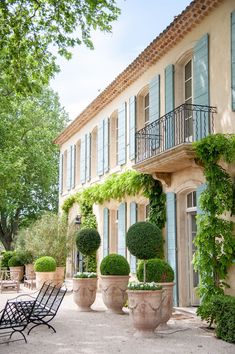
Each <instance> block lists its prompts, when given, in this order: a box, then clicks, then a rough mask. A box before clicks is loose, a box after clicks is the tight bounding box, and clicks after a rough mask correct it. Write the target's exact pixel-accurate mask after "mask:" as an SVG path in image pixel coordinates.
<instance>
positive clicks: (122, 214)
mask: <svg viewBox="0 0 235 354" xmlns="http://www.w3.org/2000/svg"><path fill="white" fill-rule="evenodd" d="M118 254H121V255H122V256H124V257H126V204H125V203H121V204H120V205H119V208H118Z"/></svg>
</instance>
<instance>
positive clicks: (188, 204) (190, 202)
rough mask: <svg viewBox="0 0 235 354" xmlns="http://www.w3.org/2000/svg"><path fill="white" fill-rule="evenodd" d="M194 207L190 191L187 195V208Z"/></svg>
mask: <svg viewBox="0 0 235 354" xmlns="http://www.w3.org/2000/svg"><path fill="white" fill-rule="evenodd" d="M191 207H192V193H189V194H188V195H187V208H191Z"/></svg>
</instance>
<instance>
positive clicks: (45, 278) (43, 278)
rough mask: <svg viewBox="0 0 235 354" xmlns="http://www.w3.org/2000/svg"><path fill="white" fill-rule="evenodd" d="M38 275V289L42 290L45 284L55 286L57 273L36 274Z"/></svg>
mask: <svg viewBox="0 0 235 354" xmlns="http://www.w3.org/2000/svg"><path fill="white" fill-rule="evenodd" d="M35 273H36V288H37V289H41V287H42V285H43V283H45V282H47V283H51V284H54V279H55V272H35Z"/></svg>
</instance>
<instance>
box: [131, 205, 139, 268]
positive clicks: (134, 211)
mask: <svg viewBox="0 0 235 354" xmlns="http://www.w3.org/2000/svg"><path fill="white" fill-rule="evenodd" d="M136 222H137V204H136V203H135V202H131V203H130V226H131V225H133V224H135V223H136ZM130 268H131V273H136V257H135V256H133V255H132V254H130Z"/></svg>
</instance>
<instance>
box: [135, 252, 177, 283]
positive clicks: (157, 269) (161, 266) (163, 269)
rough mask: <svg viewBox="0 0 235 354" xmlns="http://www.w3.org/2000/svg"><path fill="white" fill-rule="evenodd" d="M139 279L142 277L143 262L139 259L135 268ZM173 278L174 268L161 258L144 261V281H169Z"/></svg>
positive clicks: (141, 279)
mask: <svg viewBox="0 0 235 354" xmlns="http://www.w3.org/2000/svg"><path fill="white" fill-rule="evenodd" d="M137 278H138V280H139V281H143V279H144V262H143V261H141V262H140V263H139V265H138V269H137ZM173 280H174V270H173V269H172V268H171V266H170V264H168V263H167V262H165V261H164V260H162V259H159V258H154V259H149V260H147V261H146V281H147V282H150V283H151V282H152V281H154V282H156V283H169V282H172V281H173Z"/></svg>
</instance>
